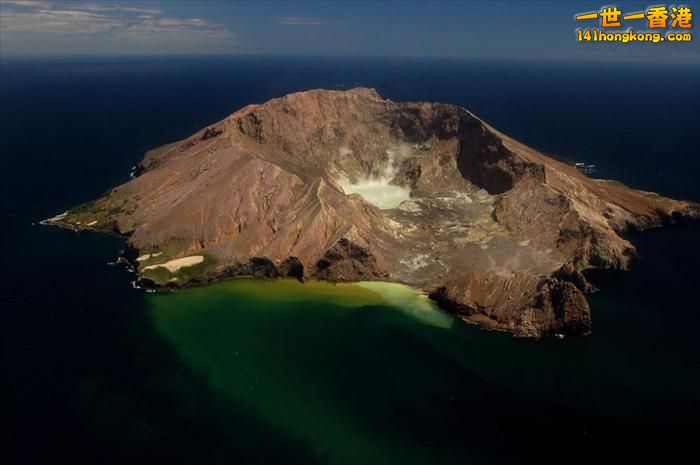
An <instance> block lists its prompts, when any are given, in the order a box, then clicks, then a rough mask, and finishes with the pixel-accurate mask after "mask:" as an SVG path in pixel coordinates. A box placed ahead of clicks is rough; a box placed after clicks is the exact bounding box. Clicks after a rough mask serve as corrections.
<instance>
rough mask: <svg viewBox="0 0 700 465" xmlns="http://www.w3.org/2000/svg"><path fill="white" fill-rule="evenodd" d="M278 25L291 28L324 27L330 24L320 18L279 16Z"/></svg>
mask: <svg viewBox="0 0 700 465" xmlns="http://www.w3.org/2000/svg"><path fill="white" fill-rule="evenodd" d="M277 24H286V25H290V26H324V25H326V24H330V23H328V22H326V21H323V20H321V19H318V18H309V17H308V16H278V17H277Z"/></svg>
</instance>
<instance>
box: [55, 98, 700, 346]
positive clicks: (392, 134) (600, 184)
mask: <svg viewBox="0 0 700 465" xmlns="http://www.w3.org/2000/svg"><path fill="white" fill-rule="evenodd" d="M136 173H137V175H136V177H135V178H134V179H132V180H131V181H129V182H127V183H125V184H123V185H121V186H118V187H116V188H114V189H111V190H110V191H109V192H107V193H106V194H105V195H104V196H102V197H100V198H98V199H97V200H95V201H93V202H89V203H88V204H84V205H81V206H78V207H76V208H74V209H70V210H68V211H67V212H65V213H64V214H61V215H58V216H56V217H54V218H51V219H48V220H45V221H44V222H43V224H51V225H56V226H60V227H64V228H67V229H71V230H74V231H95V232H102V233H108V234H113V235H117V236H119V237H122V238H124V239H125V240H126V241H127V247H126V249H125V252H124V258H125V259H126V260H127V261H128V262H129V263H130V264H131V265H132V266H133V267H134V269H135V270H136V272H137V273H138V275H139V278H138V282H139V285H141V286H144V287H149V288H152V289H172V288H179V287H186V286H193V285H202V284H207V283H209V282H212V281H217V280H221V279H227V278H232V277H237V276H252V277H258V278H267V279H274V278H283V277H292V278H295V279H299V280H302V281H303V280H306V279H318V280H325V281H330V282H352V281H391V282H397V283H402V284H407V285H410V286H412V287H415V288H418V289H422V290H423V291H424V292H426V293H427V294H428V295H429V296H430V297H431V298H432V299H433V300H434V301H435V302H437V303H438V305H439V306H440V307H442V308H443V309H445V310H446V311H448V312H450V313H453V314H455V315H458V316H460V317H461V318H463V319H464V320H466V321H469V322H471V323H475V324H478V325H480V326H482V327H484V328H486V329H490V330H499V331H508V332H511V333H514V334H516V335H519V336H525V337H540V336H541V335H543V334H551V333H557V334H572V335H578V334H588V333H589V332H590V330H591V325H592V323H591V315H590V308H589V306H588V302H587V301H586V298H585V293H586V292H590V291H592V290H593V288H592V286H591V285H590V284H589V283H588V282H587V281H586V279H585V277H584V276H583V274H582V273H581V272H582V271H584V270H586V269H590V268H603V269H626V268H627V267H628V266H629V263H630V262H631V260H633V259H635V258H636V256H637V254H636V250H635V248H634V246H633V245H632V244H631V243H629V241H627V240H626V239H625V238H624V237H623V236H622V235H623V234H624V233H625V232H627V231H630V230H644V229H648V228H651V227H657V226H662V225H664V224H668V223H675V222H679V221H684V220H686V219H689V220H692V219H698V218H700V207H699V206H698V205H697V204H695V203H692V202H684V201H677V200H672V199H669V198H665V197H662V196H659V195H657V194H654V193H650V192H644V191H639V190H634V189H631V188H628V187H626V186H624V185H622V184H620V183H617V182H614V181H607V180H597V179H592V178H589V177H587V176H586V175H585V174H583V173H581V172H579V171H578V170H577V169H576V168H575V167H573V166H571V165H570V164H567V163H565V162H562V161H559V160H555V159H552V158H550V157H547V156H545V155H543V154H541V153H539V152H537V151H535V150H533V149H532V148H530V147H527V146H525V145H523V144H521V143H519V142H517V141H515V140H513V139H511V138H509V137H508V136H506V135H504V134H502V133H500V132H498V131H497V130H495V129H494V128H492V127H490V126H489V125H487V124H486V123H484V122H483V121H481V120H480V119H478V118H477V117H476V116H474V115H473V114H471V113H469V112H468V111H467V110H465V109H463V108H460V107H456V106H453V105H445V104H434V103H425V102H417V103H395V102H391V101H389V100H385V99H382V98H381V97H380V96H379V95H378V94H377V93H376V92H375V91H373V90H371V89H353V90H350V91H345V92H340V91H324V90H319V91H308V92H301V93H297V94H290V95H288V96H285V97H282V98H279V99H274V100H271V101H270V102H267V103H265V104H262V105H250V106H248V107H245V108H243V109H241V110H239V111H238V112H236V113H234V114H232V115H231V116H229V117H228V118H226V119H224V120H222V121H220V122H218V123H216V124H214V125H212V126H209V127H207V128H204V129H203V130H202V131H200V132H198V133H196V134H194V135H193V136H191V137H189V138H187V139H185V140H183V141H180V142H176V143H173V144H169V145H166V146H164V147H161V148H159V149H156V150H152V151H150V152H148V153H147V154H146V156H145V158H144V160H143V162H142V163H141V164H140V165H139V166H138V167H137V169H136ZM363 183H364V184H367V185H372V186H373V189H374V190H373V192H375V191H376V192H378V194H379V195H381V194H382V186H388V187H391V189H393V190H391V192H392V193H394V192H395V191H396V187H400V188H402V189H405V190H406V192H410V197H409V198H407V199H405V200H403V201H401V202H400V204H398V205H397V206H395V207H392V208H386V207H383V208H379V207H377V205H375V204H373V203H372V201H374V200H372V199H366V198H363V197H362V196H361V195H359V194H350V193H346V192H344V188H343V186H346V187H345V189H348V190H350V191H352V189H350V188H349V187H348V186H360V185H364V184H363ZM357 190H360V191H361V189H357ZM387 192H389V188H387ZM195 257H196V260H195V259H194V258H195ZM175 263H177V264H183V263H187V265H186V266H180V265H178V266H177V267H175V266H171V265H170V264H175Z"/></svg>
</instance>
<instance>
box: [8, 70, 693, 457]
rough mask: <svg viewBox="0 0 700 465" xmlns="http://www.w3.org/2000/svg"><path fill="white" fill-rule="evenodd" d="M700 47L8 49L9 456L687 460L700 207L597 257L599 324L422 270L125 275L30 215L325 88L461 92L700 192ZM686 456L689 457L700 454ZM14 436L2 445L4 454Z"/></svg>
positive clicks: (521, 129) (515, 120) (59, 207)
mask: <svg viewBox="0 0 700 465" xmlns="http://www.w3.org/2000/svg"><path fill="white" fill-rule="evenodd" d="M698 82H700V66H690V65H664V66H657V65H641V64H612V63H609V64H600V63H584V64H581V63H573V62H572V63H566V62H563V63H562V62H559V63H552V62H508V63H506V62H496V61H480V62H473V61H458V60H413V59H364V58H345V59H339V58H325V57H324V58H312V57H308V58H275V57H263V58H255V57H245V58H241V57H238V58H232V57H226V58H223V57H220V58H185V57H181V58H148V59H146V58H110V59H100V58H80V59H78V58H63V59H32V60H17V59H16V60H4V61H2V62H1V64H0V163H1V165H0V202H1V203H0V207H1V212H0V213H1V216H0V218H1V222H2V223H1V231H2V246H3V248H2V254H1V256H2V267H1V270H2V276H1V281H0V282H1V283H2V284H0V291H1V293H2V294H1V295H0V307H1V308H2V320H1V333H0V334H1V335H2V367H1V368H2V380H3V381H2V388H3V396H2V398H3V406H2V415H1V417H2V421H3V427H4V428H3V429H4V431H5V434H4V435H2V439H1V440H2V442H3V444H2V449H0V450H1V452H0V454H1V456H0V460H2V462H3V463H72V464H127V463H128V464H139V463H158V464H169V463H182V464H194V463H196V464H219V463H222V464H223V463H226V464H231V463H241V464H247V463H251V464H257V463H265V464H283V463H294V464H314V463H318V464H337V465H352V464H373V465H374V464H453V463H454V464H457V463H463V464H471V463H489V464H490V463H498V464H512V463H538V464H546V463H557V464H561V463H566V464H571V463H591V462H593V463H602V462H607V461H609V460H618V461H620V462H621V463H628V462H632V461H641V460H643V461H645V462H648V461H650V460H656V461H657V462H658V463H664V464H667V463H687V461H688V460H689V459H687V456H688V454H695V453H696V444H697V434H698V433H699V432H700V431H699V430H700V428H699V427H698V416H699V415H700V312H699V311H698V309H699V308H700V305H699V304H698V301H699V298H700V296H699V294H698V292H699V290H698V276H699V274H698V271H697V263H699V262H700V249H699V247H698V244H699V242H698V240H700V227H698V225H680V226H675V227H668V228H664V229H659V230H652V231H645V232H641V233H635V234H633V235H631V236H630V239H631V240H632V241H633V242H634V243H635V245H637V247H638V249H639V251H640V254H641V256H642V259H641V260H639V261H637V262H636V263H635V264H634V266H633V269H632V270H631V271H629V272H595V273H591V278H592V279H593V280H594V281H595V282H596V283H597V285H598V286H599V287H600V289H601V291H600V292H598V293H595V294H592V295H590V299H589V300H590V302H591V306H592V312H593V334H592V335H591V336H589V337H580V338H565V339H563V340H558V339H555V338H545V339H543V340H541V341H538V342H534V341H528V340H520V339H515V338H513V337H511V336H509V335H506V334H498V333H489V332H485V331H482V330H480V329H478V328H476V327H473V326H469V325H466V324H464V323H462V322H461V321H459V320H456V319H453V318H452V317H450V316H448V315H446V314H444V313H442V312H441V311H440V310H438V309H437V308H435V307H434V306H433V305H432V304H431V303H430V302H429V301H427V300H425V299H421V298H420V297H419V296H416V295H415V294H413V293H411V292H410V291H407V290H406V289H404V288H397V287H393V286H382V285H376V284H366V285H354V286H341V287H337V288H334V287H332V286H329V285H325V284H322V283H311V284H308V285H301V284H299V283H296V282H292V281H280V282H262V281H255V280H234V281H227V282H223V283H219V284H216V285H213V286H209V287H204V288H197V289H190V290H185V291H179V292H175V293H167V294H146V293H143V292H141V291H138V290H135V289H132V287H131V284H130V283H131V281H132V280H133V276H132V275H131V274H130V273H129V272H128V271H127V270H125V269H124V268H123V267H122V266H120V265H113V264H111V262H113V261H114V260H115V259H116V258H117V257H118V254H119V251H120V248H121V247H122V246H123V243H122V241H120V240H119V239H116V238H112V237H105V236H99V235H95V234H80V235H78V234H75V233H72V232H69V231H65V230H59V229H56V228H50V227H45V226H40V225H37V222H38V221H40V220H41V219H43V218H46V217H48V216H52V215H55V214H57V213H60V212H62V211H64V210H65V209H66V208H68V207H71V206H74V205H75V204H77V203H80V202H84V201H87V200H90V199H92V198H94V197H96V196H97V195H99V194H100V193H101V192H103V191H105V190H107V189H108V188H110V187H111V186H113V185H115V184H118V183H121V182H124V181H126V180H127V179H128V173H129V170H130V168H131V167H132V166H133V165H134V164H135V163H137V162H138V161H139V160H140V159H141V157H142V156H143V154H144V152H145V151H146V150H148V149H150V148H154V147H157V146H160V145H162V144H165V143H168V142H172V141H175V140H178V139H181V138H184V137H186V136H188V135H190V134H191V133H193V132H195V131H196V130H198V129H200V128H201V127H203V126H205V125H208V124H211V123H213V122H215V121H217V120H219V119H221V118H223V117H225V116H227V115H228V114H230V113H232V112H233V111H235V110H236V109H238V108H240V107H241V106H244V105H246V104H248V103H258V102H264V101H265V100H267V99H269V98H273V97H278V96H281V95H284V94H286V93H288V92H292V91H298V90H305V89H312V88H318V87H323V88H337V89H346V88H351V87H355V86H369V87H374V88H376V89H377V90H378V91H379V92H380V93H381V94H382V95H383V96H385V97H388V98H391V99H392V100H398V101H401V100H425V101H441V102H448V103H455V104H459V105H463V106H465V107H466V108H468V109H469V110H471V111H472V112H474V113H475V114H477V115H478V116H480V117H482V118H484V119H485V120H486V121H487V122H489V123H490V124H491V125H493V126H495V127H496V128H498V129H499V130H501V131H503V132H505V133H507V134H509V135H511V136H513V137H515V138H517V139H519V140H521V141H523V142H525V143H527V144H529V145H531V146H533V147H535V148H537V149H539V150H541V151H543V152H546V153H550V154H555V155H558V156H562V157H566V158H568V159H570V160H573V161H581V162H585V163H588V164H595V165H596V166H597V171H596V172H595V173H594V174H593V176H599V177H605V178H615V179H618V180H620V181H623V182H625V183H627V184H629V185H631V186H633V187H637V188H641V189H646V190H653V191H656V192H659V193H662V194H666V195H670V196H674V197H678V198H685V199H692V200H696V201H697V200H700V182H698V179H699V178H700V153H699V149H698V143H697V140H696V138H697V128H698V127H700V115H699V114H698V110H699V109H700V95H699V90H700V87H699V86H698V85H697V83H698ZM691 456H692V455H691ZM8 459H9V460H8Z"/></svg>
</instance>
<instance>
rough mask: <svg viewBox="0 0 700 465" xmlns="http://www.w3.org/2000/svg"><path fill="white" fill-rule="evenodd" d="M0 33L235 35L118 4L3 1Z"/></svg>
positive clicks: (205, 24)
mask: <svg viewBox="0 0 700 465" xmlns="http://www.w3.org/2000/svg"><path fill="white" fill-rule="evenodd" d="M0 7H2V8H0V30H1V31H2V35H3V36H6V37H9V36H12V35H20V34H33V35H37V36H46V35H59V34H60V35H93V36H95V37H96V38H104V37H117V38H125V39H139V40H148V39H159V40H163V39H179V40H188V41H198V40H204V41H206V42H212V41H214V42H215V41H222V42H223V41H227V40H228V41H230V40H231V39H233V38H235V34H234V33H233V32H231V31H229V30H228V29H227V28H226V27H224V26H223V25H220V24H216V23H211V22H209V21H207V20H204V19H200V18H172V17H167V16H165V15H164V13H163V12H162V11H161V10H158V9H151V8H136V7H131V6H121V5H118V4H98V3H68V2H61V3H50V2H42V1H22V0H12V1H2V2H1V3H0Z"/></svg>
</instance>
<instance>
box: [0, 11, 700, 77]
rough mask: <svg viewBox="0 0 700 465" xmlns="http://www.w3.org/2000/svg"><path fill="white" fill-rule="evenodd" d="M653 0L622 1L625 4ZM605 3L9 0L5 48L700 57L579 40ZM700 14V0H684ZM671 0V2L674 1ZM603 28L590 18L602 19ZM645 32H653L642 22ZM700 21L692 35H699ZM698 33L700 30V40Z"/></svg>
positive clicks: (0, 34)
mask: <svg viewBox="0 0 700 465" xmlns="http://www.w3.org/2000/svg"><path fill="white" fill-rule="evenodd" d="M659 3H661V4H663V2H659V1H651V2H616V3H615V4H616V5H617V6H619V7H620V9H622V10H623V11H624V12H627V11H630V12H631V11H638V10H643V9H645V8H646V7H647V6H650V5H652V4H659ZM609 4H610V3H609V2H605V1H601V2H596V1H591V0H588V1H579V2H575V1H563V2H555V1H540V2H525V1H513V2H508V1H490V2H456V1H452V2H399V1H394V2H349V1H348V2H294V1H286V2H262V1H258V2H224V1H128V0H126V1H124V0H122V1H110V2H100V1H91V2H79V1H77V2H73V1H65V2H51V1H10V0H0V53H2V54H3V55H4V56H10V55H35V54H52V55H53V54H57V55H66V54H71V55H72V54H90V55H112V54H172V53H186V54H192V53H194V54H201V53H208V54H210V53H214V54H221V53H228V54H268V55H278V54H284V55H287V54H297V55H298V54H303V55H357V56H362V55H382V56H384V55H386V56H420V57H423V56H427V57H464V58H508V59H509V58H523V59H603V60H611V59H612V60H636V61H653V60H658V61H679V62H695V63H698V62H700V50H699V48H700V47H698V45H697V40H696V41H695V42H693V43H690V44H688V43H685V44H679V43H676V44H671V43H663V44H656V45H652V44H634V45H624V44H614V45H604V44H578V43H576V40H575V33H574V31H575V29H576V28H577V27H579V26H581V23H578V24H577V23H576V21H574V15H575V14H576V13H581V12H586V11H591V10H598V9H599V8H600V7H602V6H606V5H609ZM684 4H687V5H688V6H690V7H691V8H692V9H693V12H694V13H696V14H700V2H697V1H696V2H684ZM668 5H670V3H668ZM593 25H594V24H588V26H593ZM633 27H635V28H636V29H640V30H641V29H646V27H645V24H644V22H643V21H640V24H639V26H636V25H633ZM696 30H697V28H696V27H693V29H691V31H692V32H693V33H695V31H696ZM694 38H695V37H694Z"/></svg>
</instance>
